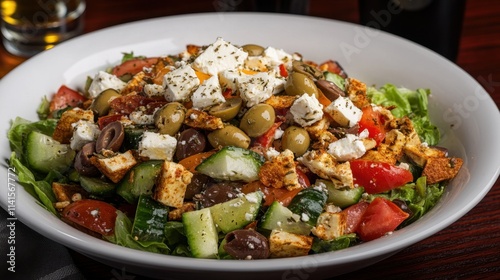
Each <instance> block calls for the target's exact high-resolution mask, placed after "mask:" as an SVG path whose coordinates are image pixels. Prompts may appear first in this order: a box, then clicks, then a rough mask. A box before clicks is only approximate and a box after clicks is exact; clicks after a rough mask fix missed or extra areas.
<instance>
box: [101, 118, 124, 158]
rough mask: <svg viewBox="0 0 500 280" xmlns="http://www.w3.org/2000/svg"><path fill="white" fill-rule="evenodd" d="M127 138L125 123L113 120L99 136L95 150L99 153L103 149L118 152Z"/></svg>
mask: <svg viewBox="0 0 500 280" xmlns="http://www.w3.org/2000/svg"><path fill="white" fill-rule="evenodd" d="M124 138H125V129H124V128H123V124H122V123H121V122H119V121H116V122H112V123H110V124H108V125H106V126H105V127H104V128H103V129H102V131H101V134H99V137H98V138H97V141H96V145H95V150H96V152H97V153H101V152H102V150H111V151H113V152H117V151H118V150H119V149H120V147H121V145H122V143H123V139H124Z"/></svg>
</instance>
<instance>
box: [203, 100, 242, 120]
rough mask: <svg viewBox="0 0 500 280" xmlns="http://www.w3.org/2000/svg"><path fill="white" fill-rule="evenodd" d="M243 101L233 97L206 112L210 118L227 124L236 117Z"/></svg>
mask: <svg viewBox="0 0 500 280" xmlns="http://www.w3.org/2000/svg"><path fill="white" fill-rule="evenodd" d="M242 103H243V100H242V99H241V98H240V97H233V98H229V99H227V100H226V102H224V103H222V104H219V105H216V106H214V107H212V108H210V110H209V111H208V113H209V114H210V115H212V116H215V117H219V118H221V119H222V121H224V122H227V121H229V120H231V119H232V118H234V117H236V115H237V114H238V112H239V111H240V108H241V104H242Z"/></svg>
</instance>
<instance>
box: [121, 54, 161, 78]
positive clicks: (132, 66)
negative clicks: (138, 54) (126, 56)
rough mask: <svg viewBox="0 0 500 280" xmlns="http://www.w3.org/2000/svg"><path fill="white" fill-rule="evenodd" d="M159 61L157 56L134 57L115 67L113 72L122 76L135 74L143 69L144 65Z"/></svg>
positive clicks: (148, 65)
mask: <svg viewBox="0 0 500 280" xmlns="http://www.w3.org/2000/svg"><path fill="white" fill-rule="evenodd" d="M156 62H158V58H157V57H149V58H134V59H130V60H127V61H125V62H123V63H122V64H120V65H117V66H115V67H114V68H113V70H112V74H113V75H116V76H117V77H121V76H123V75H126V74H130V75H135V74H137V73H139V72H141V71H142V69H143V68H144V67H151V66H152V65H154V64H155V63H156Z"/></svg>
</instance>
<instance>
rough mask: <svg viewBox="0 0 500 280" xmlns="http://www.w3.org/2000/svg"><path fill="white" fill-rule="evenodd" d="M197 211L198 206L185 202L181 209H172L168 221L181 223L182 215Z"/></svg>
mask: <svg viewBox="0 0 500 280" xmlns="http://www.w3.org/2000/svg"><path fill="white" fill-rule="evenodd" d="M195 210H196V204H194V202H184V203H183V204H182V206H181V207H180V208H175V209H171V210H170V212H168V220H169V221H181V220H182V214H184V213H186V212H189V211H195Z"/></svg>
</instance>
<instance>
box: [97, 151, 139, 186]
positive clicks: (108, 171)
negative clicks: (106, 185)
mask: <svg viewBox="0 0 500 280" xmlns="http://www.w3.org/2000/svg"><path fill="white" fill-rule="evenodd" d="M91 161H92V164H94V165H95V166H96V167H97V169H99V171H101V172H102V174H104V175H105V176H106V177H108V178H109V179H110V180H111V181H112V182H113V183H118V182H120V180H121V179H122V178H123V177H124V176H125V174H127V172H128V171H129V170H130V169H131V168H132V167H134V166H135V165H136V164H137V160H136V159H135V158H134V155H133V154H132V151H127V152H125V153H123V154H120V153H119V154H116V155H114V156H112V157H109V158H98V157H92V158H91Z"/></svg>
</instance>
